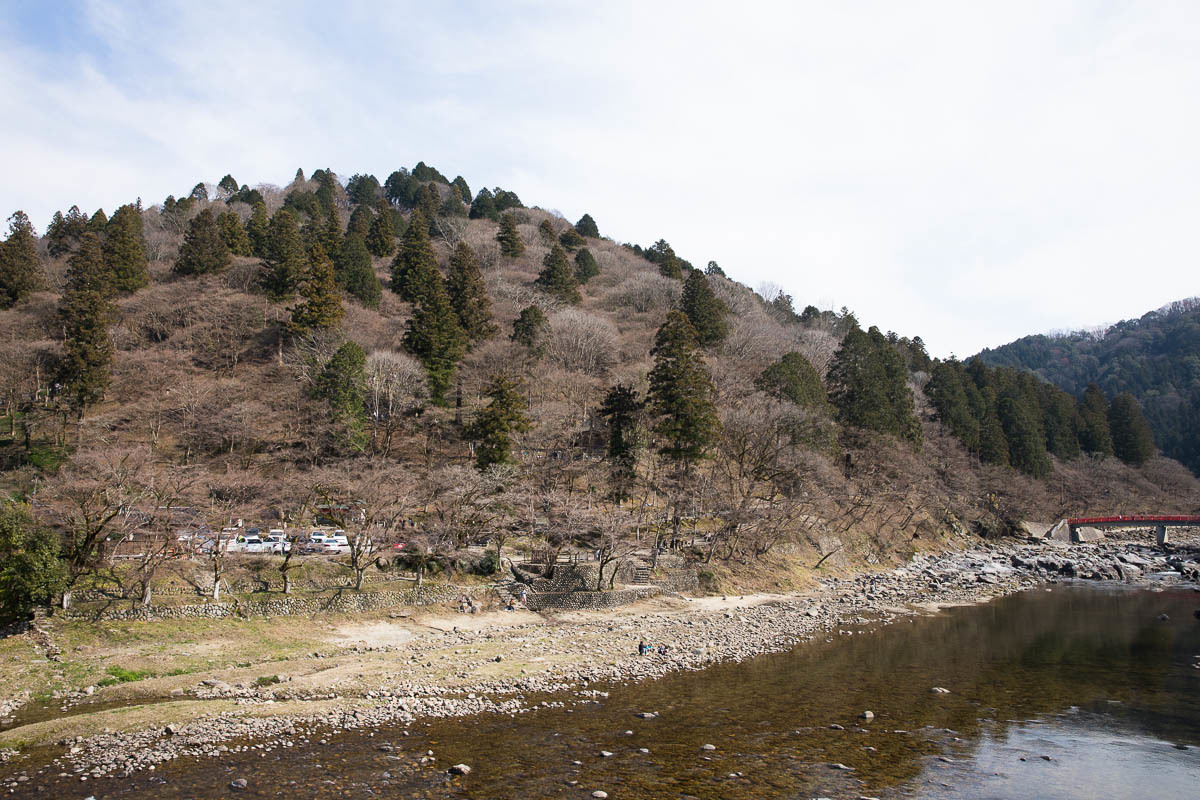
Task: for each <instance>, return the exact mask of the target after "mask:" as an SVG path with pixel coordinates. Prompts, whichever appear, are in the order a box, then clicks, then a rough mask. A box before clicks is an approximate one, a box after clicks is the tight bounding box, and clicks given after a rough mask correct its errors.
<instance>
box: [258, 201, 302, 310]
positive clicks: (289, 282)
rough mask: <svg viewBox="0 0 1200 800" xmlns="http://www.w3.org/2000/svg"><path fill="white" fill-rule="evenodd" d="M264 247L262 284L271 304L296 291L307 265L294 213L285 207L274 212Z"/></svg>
mask: <svg viewBox="0 0 1200 800" xmlns="http://www.w3.org/2000/svg"><path fill="white" fill-rule="evenodd" d="M265 249H266V253H265V255H264V257H263V266H264V267H265V271H264V274H263V278H262V283H263V288H264V289H266V292H267V299H269V300H270V301H271V302H272V303H285V302H287V301H289V300H291V299H292V297H293V296H294V295H295V294H296V289H297V288H298V287H299V286H300V281H301V280H303V278H304V273H305V271H306V269H307V266H308V263H307V262H308V257H307V255H306V253H305V251H304V239H303V237H302V236H301V235H300V223H299V220H298V219H297V217H296V215H295V214H294V213H292V212H291V211H288V210H287V209H280V210H279V211H277V212H276V213H275V216H273V217H272V218H271V227H270V229H269V231H268V235H267V240H266V245H265Z"/></svg>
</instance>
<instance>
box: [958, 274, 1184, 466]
mask: <svg viewBox="0 0 1200 800" xmlns="http://www.w3.org/2000/svg"><path fill="white" fill-rule="evenodd" d="M979 357H980V358H981V359H983V361H984V362H985V363H988V364H991V365H994V366H1010V367H1023V368H1025V369H1030V370H1033V371H1034V372H1035V373H1037V374H1038V375H1040V376H1041V377H1042V378H1045V379H1046V380H1048V381H1050V382H1052V383H1054V384H1056V385H1058V386H1059V387H1061V388H1062V389H1064V390H1066V391H1068V392H1071V393H1073V394H1076V395H1079V394H1082V393H1083V390H1084V389H1085V388H1086V387H1087V385H1088V384H1089V383H1096V384H1099V386H1100V388H1101V389H1103V390H1104V392H1105V394H1107V395H1109V396H1110V397H1111V396H1112V395H1114V394H1116V393H1118V392H1123V391H1128V392H1131V393H1132V394H1133V395H1134V396H1135V397H1137V398H1138V401H1139V402H1140V403H1141V404H1142V409H1143V411H1144V412H1145V414H1146V418H1147V419H1148V420H1149V421H1150V426H1151V427H1152V428H1153V429H1154V437H1155V440H1156V443H1157V444H1158V447H1159V449H1161V450H1162V451H1163V453H1165V454H1166V455H1168V456H1171V457H1172V458H1175V459H1178V460H1179V461H1182V462H1183V463H1184V464H1186V465H1187V466H1188V467H1189V468H1190V469H1191V470H1192V472H1194V473H1196V474H1197V475H1200V297H1193V298H1190V299H1187V300H1180V301H1178V302H1175V303H1172V304H1170V305H1168V306H1164V307H1163V308H1160V309H1158V310H1157V311H1151V312H1150V313H1148V314H1146V315H1144V316H1143V317H1142V318H1141V319H1135V320H1126V321H1124V322H1118V323H1117V324H1116V325H1113V326H1112V327H1110V328H1108V329H1107V330H1106V331H1104V332H1103V333H1102V334H1100V335H1096V334H1092V333H1072V334H1068V335H1066V336H1045V335H1038V336H1026V337H1023V338H1021V339H1017V340H1016V341H1015V342H1011V343H1009V344H1006V345H1003V346H1001V347H997V348H995V349H987V350H984V351H983V352H981V353H980V354H979Z"/></svg>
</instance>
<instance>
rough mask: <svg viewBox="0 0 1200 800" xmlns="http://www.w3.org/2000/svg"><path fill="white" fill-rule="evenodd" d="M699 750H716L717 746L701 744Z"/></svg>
mask: <svg viewBox="0 0 1200 800" xmlns="http://www.w3.org/2000/svg"><path fill="white" fill-rule="evenodd" d="M700 749H701V750H709V751H712V750H716V749H717V746H716V745H715V744H702V745H700Z"/></svg>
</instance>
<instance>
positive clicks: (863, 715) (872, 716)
mask: <svg viewBox="0 0 1200 800" xmlns="http://www.w3.org/2000/svg"><path fill="white" fill-rule="evenodd" d="M858 718H859V719H875V712H874V711H864V712H862V713H861V714H859V715H858Z"/></svg>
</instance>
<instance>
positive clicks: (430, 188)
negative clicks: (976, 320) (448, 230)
mask: <svg viewBox="0 0 1200 800" xmlns="http://www.w3.org/2000/svg"><path fill="white" fill-rule="evenodd" d="M441 207H442V196H441V195H440V194H439V193H438V189H437V184H434V183H432V182H431V183H427V184H425V185H424V186H422V187H421V191H419V192H417V211H420V212H421V216H422V217H424V218H425V224H426V233H428V234H429V235H430V236H433V235H434V234H435V233H436V232H437V231H436V229H435V228H434V224H435V222H436V220H437V215H438V210H439V209H440V208H441ZM410 224H411V222H410Z"/></svg>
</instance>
